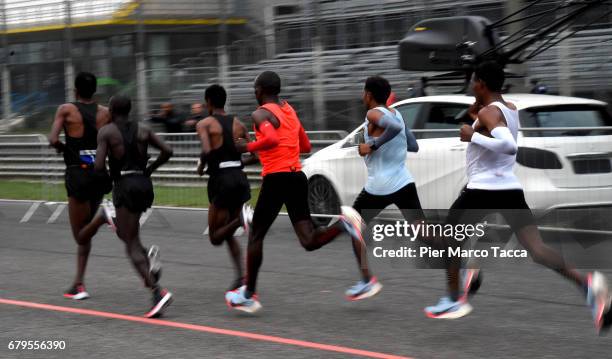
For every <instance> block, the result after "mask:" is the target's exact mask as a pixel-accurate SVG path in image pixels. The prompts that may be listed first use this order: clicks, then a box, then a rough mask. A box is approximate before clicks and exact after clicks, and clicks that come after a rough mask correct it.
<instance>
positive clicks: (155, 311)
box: [144, 287, 172, 318]
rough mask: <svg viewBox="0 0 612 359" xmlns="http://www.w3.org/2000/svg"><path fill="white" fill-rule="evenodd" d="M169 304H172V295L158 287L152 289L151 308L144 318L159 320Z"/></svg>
mask: <svg viewBox="0 0 612 359" xmlns="http://www.w3.org/2000/svg"><path fill="white" fill-rule="evenodd" d="M170 303H172V293H170V292H168V291H167V290H165V289H162V288H160V287H156V288H155V289H153V306H152V307H151V310H149V311H148V312H147V313H146V314H145V315H144V317H145V318H159V317H160V316H161V315H162V313H163V312H164V310H166V308H168V306H169V305H170Z"/></svg>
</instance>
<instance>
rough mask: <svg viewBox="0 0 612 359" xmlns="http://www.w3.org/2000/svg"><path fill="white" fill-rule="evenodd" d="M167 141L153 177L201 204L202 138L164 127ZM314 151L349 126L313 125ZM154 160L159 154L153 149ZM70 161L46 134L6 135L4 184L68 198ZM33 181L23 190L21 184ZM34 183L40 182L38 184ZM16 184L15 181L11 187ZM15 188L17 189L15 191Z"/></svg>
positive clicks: (180, 199)
mask: <svg viewBox="0 0 612 359" xmlns="http://www.w3.org/2000/svg"><path fill="white" fill-rule="evenodd" d="M159 135H160V136H161V137H162V138H163V139H164V141H166V143H168V144H169V145H170V146H171V147H172V148H173V150H174V156H173V157H172V158H171V159H170V161H169V162H168V163H167V164H166V165H164V166H162V167H160V168H159V170H158V171H157V172H156V173H154V174H153V176H152V178H153V180H154V183H155V184H156V186H157V187H158V188H161V190H160V191H159V194H160V196H162V197H163V198H161V200H162V201H163V203H164V204H168V205H177V206H185V205H187V206H194V207H195V206H197V204H198V203H201V202H202V198H204V197H205V196H206V193H205V192H204V190H203V188H204V187H205V185H206V181H207V179H208V176H207V175H204V176H203V177H200V176H198V175H197V174H196V164H197V161H198V158H199V156H200V152H201V144H200V141H199V139H198V138H197V136H196V135H195V134H193V133H172V134H168V133H160V134H159ZM308 135H309V137H310V138H311V142H312V145H313V152H316V151H318V150H319V149H321V148H323V147H326V146H328V145H330V144H332V143H335V142H337V141H339V140H341V139H343V138H344V137H345V136H346V132H344V131H309V132H308ZM149 152H150V155H151V156H152V160H153V159H155V157H156V156H157V153H158V152H157V151H156V150H155V149H150V151H149ZM64 169H65V165H64V162H63V158H62V156H61V155H58V154H56V153H55V150H53V149H51V148H49V145H48V140H47V138H46V137H45V136H43V135H0V181H3V182H2V183H3V184H2V185H0V187H2V186H3V187H5V191H6V192H7V195H8V197H10V198H21V199H40V200H47V201H57V200H65V196H66V192H65V190H64V188H63V177H64ZM245 172H246V173H247V176H248V179H249V182H250V183H251V186H252V187H253V188H257V187H259V185H260V182H261V176H260V172H261V167H260V166H259V165H253V166H248V167H247V168H246V169H245ZM24 182H29V183H30V185H29V186H27V187H25V188H24V191H27V193H26V192H22V191H21V190H20V188H19V186H20V184H23V183H24ZM32 184H34V185H32ZM11 187H15V189H14V190H11ZM10 191H13V192H14V193H9V192H10Z"/></svg>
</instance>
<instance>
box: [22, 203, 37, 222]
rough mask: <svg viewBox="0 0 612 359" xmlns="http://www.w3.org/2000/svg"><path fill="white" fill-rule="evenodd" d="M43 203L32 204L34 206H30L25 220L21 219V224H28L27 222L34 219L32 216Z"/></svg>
mask: <svg viewBox="0 0 612 359" xmlns="http://www.w3.org/2000/svg"><path fill="white" fill-rule="evenodd" d="M41 203H42V202H34V203H32V205H31V206H30V208H29V209H28V211H27V212H26V213H25V214H24V215H23V218H22V219H21V221H19V223H26V222H27V221H29V220H30V218H32V215H33V214H34V212H36V210H37V209H38V207H40V204H41Z"/></svg>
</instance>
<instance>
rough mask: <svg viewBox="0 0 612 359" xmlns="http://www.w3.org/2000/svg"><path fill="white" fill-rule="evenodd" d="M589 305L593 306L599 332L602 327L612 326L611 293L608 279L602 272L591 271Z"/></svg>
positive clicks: (588, 292)
mask: <svg viewBox="0 0 612 359" xmlns="http://www.w3.org/2000/svg"><path fill="white" fill-rule="evenodd" d="M587 305H588V306H589V307H590V308H591V314H592V315H593V321H594V323H595V330H596V331H597V332H598V333H599V332H600V331H601V330H602V329H603V330H607V329H609V327H610V320H611V319H610V315H611V314H610V293H609V291H608V281H607V280H606V277H605V276H604V275H603V274H602V273H600V272H593V273H589V275H588V278H587Z"/></svg>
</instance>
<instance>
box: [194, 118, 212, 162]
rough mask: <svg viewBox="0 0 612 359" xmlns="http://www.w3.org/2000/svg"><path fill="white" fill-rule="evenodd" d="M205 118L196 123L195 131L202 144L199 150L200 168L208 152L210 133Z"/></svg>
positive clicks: (209, 148)
mask: <svg viewBox="0 0 612 359" xmlns="http://www.w3.org/2000/svg"><path fill="white" fill-rule="evenodd" d="M206 120H207V119H204V120H202V121H200V122H198V124H197V125H196V132H197V133H198V137H199V138H200V143H201V144H202V151H201V152H200V165H201V166H202V168H203V167H204V165H205V164H206V157H207V156H208V154H209V153H210V150H211V146H210V135H209V134H208V124H207V121H206Z"/></svg>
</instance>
